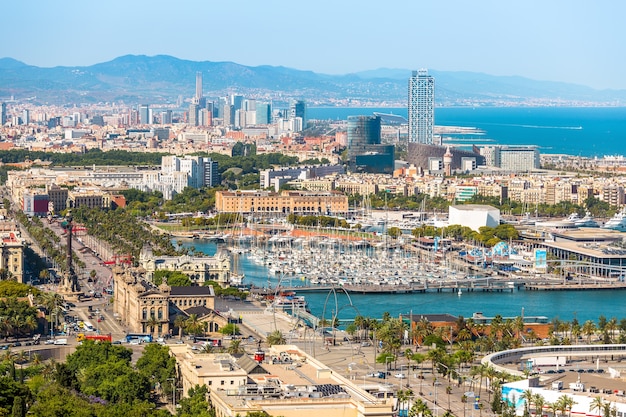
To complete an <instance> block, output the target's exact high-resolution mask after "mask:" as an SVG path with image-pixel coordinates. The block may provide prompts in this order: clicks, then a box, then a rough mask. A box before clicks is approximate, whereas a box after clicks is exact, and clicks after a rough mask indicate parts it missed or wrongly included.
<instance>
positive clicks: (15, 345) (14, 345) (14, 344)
mask: <svg viewBox="0 0 626 417" xmlns="http://www.w3.org/2000/svg"><path fill="white" fill-rule="evenodd" d="M18 346H22V343H20V342H14V343H13V347H18Z"/></svg>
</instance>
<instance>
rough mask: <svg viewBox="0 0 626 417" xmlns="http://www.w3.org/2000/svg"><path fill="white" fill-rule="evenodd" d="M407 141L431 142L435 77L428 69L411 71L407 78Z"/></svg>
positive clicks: (433, 123)
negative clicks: (429, 73) (409, 76)
mask: <svg viewBox="0 0 626 417" xmlns="http://www.w3.org/2000/svg"><path fill="white" fill-rule="evenodd" d="M408 107H409V108H408V113H409V137H408V140H409V143H411V142H416V143H425V144H432V143H433V128H434V125H435V79H434V78H433V77H432V76H429V75H428V71H427V70H425V69H421V70H419V71H413V75H412V76H411V78H409V106H408Z"/></svg>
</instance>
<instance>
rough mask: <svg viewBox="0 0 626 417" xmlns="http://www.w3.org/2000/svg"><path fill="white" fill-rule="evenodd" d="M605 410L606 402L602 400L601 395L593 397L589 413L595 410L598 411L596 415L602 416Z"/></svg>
mask: <svg viewBox="0 0 626 417" xmlns="http://www.w3.org/2000/svg"><path fill="white" fill-rule="evenodd" d="M603 408H604V400H603V399H602V397H600V396H599V395H598V396H596V397H593V400H591V404H589V411H591V412H593V410H598V414H596V415H598V416H599V415H601V413H602V409H603Z"/></svg>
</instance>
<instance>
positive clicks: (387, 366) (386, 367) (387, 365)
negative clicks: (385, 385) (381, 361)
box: [385, 356, 393, 378]
mask: <svg viewBox="0 0 626 417" xmlns="http://www.w3.org/2000/svg"><path fill="white" fill-rule="evenodd" d="M392 360H393V356H387V357H386V358H385V378H387V374H388V373H389V362H391V361H392Z"/></svg>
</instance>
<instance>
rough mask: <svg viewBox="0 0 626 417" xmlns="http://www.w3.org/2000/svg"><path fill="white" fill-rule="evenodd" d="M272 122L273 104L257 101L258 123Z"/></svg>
mask: <svg viewBox="0 0 626 417" xmlns="http://www.w3.org/2000/svg"><path fill="white" fill-rule="evenodd" d="M270 123H272V106H271V105H270V104H269V103H257V105H256V124H258V125H268V124H270Z"/></svg>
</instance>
